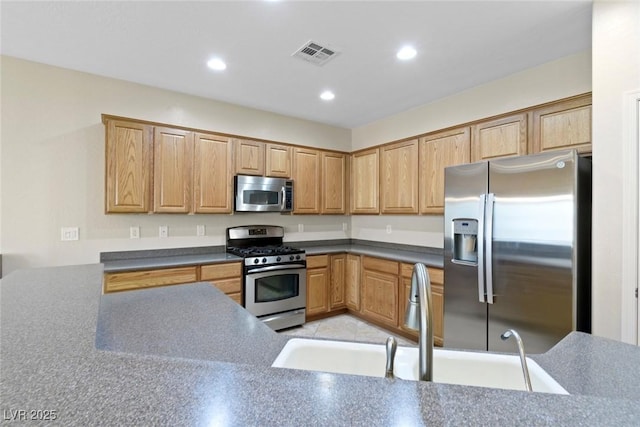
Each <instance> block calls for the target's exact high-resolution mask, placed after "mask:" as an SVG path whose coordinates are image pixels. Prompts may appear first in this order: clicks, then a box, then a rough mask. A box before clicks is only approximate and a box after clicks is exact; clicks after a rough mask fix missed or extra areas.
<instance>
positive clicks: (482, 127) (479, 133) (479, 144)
mask: <svg viewBox="0 0 640 427" xmlns="http://www.w3.org/2000/svg"><path fill="white" fill-rule="evenodd" d="M525 154H527V114H526V113H522V114H515V115H512V116H508V117H502V118H499V119H495V120H488V121H486V122H481V123H478V124H476V125H474V126H473V133H472V137H471V161H472V162H478V161H480V160H488V159H493V158H496V157H508V156H521V155H525Z"/></svg>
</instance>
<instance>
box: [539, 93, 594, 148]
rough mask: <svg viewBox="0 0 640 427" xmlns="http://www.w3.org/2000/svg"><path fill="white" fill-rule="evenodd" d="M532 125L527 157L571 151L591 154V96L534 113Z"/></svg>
mask: <svg viewBox="0 0 640 427" xmlns="http://www.w3.org/2000/svg"><path fill="white" fill-rule="evenodd" d="M532 122H533V123H532V126H533V140H532V143H531V146H530V148H529V151H530V152H531V153H540V152H543V151H552V150H563V149H571V148H575V149H576V150H577V151H578V152H579V153H590V152H591V94H589V95H583V96H579V97H576V98H573V99H568V100H565V101H561V102H556V103H553V104H550V105H547V106H544V107H541V108H537V109H534V110H533V113H532Z"/></svg>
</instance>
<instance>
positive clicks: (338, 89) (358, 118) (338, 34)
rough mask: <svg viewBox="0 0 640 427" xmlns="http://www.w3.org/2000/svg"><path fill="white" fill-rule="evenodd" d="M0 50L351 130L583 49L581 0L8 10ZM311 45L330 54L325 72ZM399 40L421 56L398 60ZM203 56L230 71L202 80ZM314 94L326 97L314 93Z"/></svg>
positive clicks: (23, 5)
mask: <svg viewBox="0 0 640 427" xmlns="http://www.w3.org/2000/svg"><path fill="white" fill-rule="evenodd" d="M0 7H1V9H0V14H1V21H0V22H1V25H2V29H1V36H2V41H1V45H0V47H1V53H2V54H3V55H9V56H15V57H19V58H24V59H28V60H32V61H36V62H42V63H46V64H51V65H56V66H60V67H65V68H70V69H74V70H80V71H86V72H89V73H94V74H99V75H102V76H108V77H114V78H117V79H123V80H128V81H132V82H137V83H142V84H146V85H150V86H155V87H159V88H165V89H170V90H174V91H178V92H183V93H187V94H192V95H197V96H202V97H206V98H212V99H216V100H221V101H227V102H231V103H234V104H239V105H244V106H247V107H253V108H258V109H262V110H267V111H272V112H276V113H281V114H285V115H289V116H294V117H300V118H304V119H309V120H314V121H318V122H323V123H327V124H331V125H335V126H341V127H346V128H354V127H358V126H361V125H364V124H366V123H369V122H372V121H375V120H378V119H380V118H383V117H386V116H389V115H391V114H394V113H398V112H401V111H405V110H408V109H410V108H413V107H416V106H419V105H423V104H426V103H429V102H432V101H434V100H437V99H440V98H443V97H446V96H448V95H451V94H453V93H456V92H460V91H463V90H465V89H468V88H471V87H473V86H477V85H480V84H483V83H485V82H488V81H491V80H495V79H499V78H501V77H504V76H506V75H509V74H512V73H515V72H518V71H520V70H524V69H526V68H530V67H533V66H536V65H539V64H542V63H545V62H549V61H552V60H554V59H557V58H561V57H564V56H567V55H570V54H573V53H576V52H581V51H584V50H588V49H590V48H591V1H549V2H547V1H531V2H523V1H494V2H488V1H466V2H461V1H439V2H438V1H430V2H428V1H409V2H404V1H295V2H294V1H228V2H222V1H196V2H187V1H174V2H167V1H165V2H144V1H143V2H133V1H131V2H126V1H123V2H113V1H100V2H91V1H75V2H56V1H50V2H7V1H2V3H1V5H0ZM309 40H313V41H316V42H319V43H324V44H327V45H328V46H329V47H332V48H334V49H337V50H339V51H340V52H341V53H340V55H338V56H337V57H335V58H334V59H332V60H331V61H330V62H328V63H327V64H325V65H324V66H322V67H318V66H316V65H313V64H310V63H308V62H305V61H302V60H300V59H297V58H294V57H292V56H291V54H292V53H293V52H294V51H296V50H297V49H298V48H299V47H301V46H302V45H303V44H304V43H306V42H307V41H309ZM406 43H410V44H413V45H414V46H415V47H416V48H417V50H418V56H417V57H416V58H415V59H413V60H411V61H408V62H400V61H398V60H397V59H396V57H395V53H396V51H397V50H398V49H399V48H400V47H401V45H403V44H406ZM212 56H220V57H222V58H223V59H224V60H225V61H226V63H227V65H228V67H227V70H226V71H224V72H213V71H211V70H209V69H208V68H207V67H206V62H207V60H208V59H210V58H211V57H212ZM324 89H331V90H333V91H334V92H335V93H336V98H335V99H334V100H333V101H331V102H325V101H322V100H320V99H319V94H320V92H321V91H322V90H324Z"/></svg>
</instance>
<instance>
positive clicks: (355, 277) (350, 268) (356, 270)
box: [344, 254, 360, 311]
mask: <svg viewBox="0 0 640 427" xmlns="http://www.w3.org/2000/svg"><path fill="white" fill-rule="evenodd" d="M344 282H345V299H346V301H345V302H346V305H347V308H348V309H349V310H353V311H360V255H352V254H347V266H346V271H345V278H344Z"/></svg>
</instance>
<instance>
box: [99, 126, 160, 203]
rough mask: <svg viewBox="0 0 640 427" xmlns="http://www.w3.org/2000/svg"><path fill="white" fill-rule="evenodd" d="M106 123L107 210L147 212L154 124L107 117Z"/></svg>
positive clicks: (149, 195)
mask: <svg viewBox="0 0 640 427" xmlns="http://www.w3.org/2000/svg"><path fill="white" fill-rule="evenodd" d="M105 125H106V138H105V139H106V168H105V170H106V179H105V181H106V182H105V199H106V200H105V211H106V212H107V213H116V212H148V211H149V210H150V208H151V163H152V162H151V155H152V152H153V150H152V148H153V145H152V144H153V127H152V126H149V125H145V124H140V123H132V122H125V121H119V120H108V121H106V122H105Z"/></svg>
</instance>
